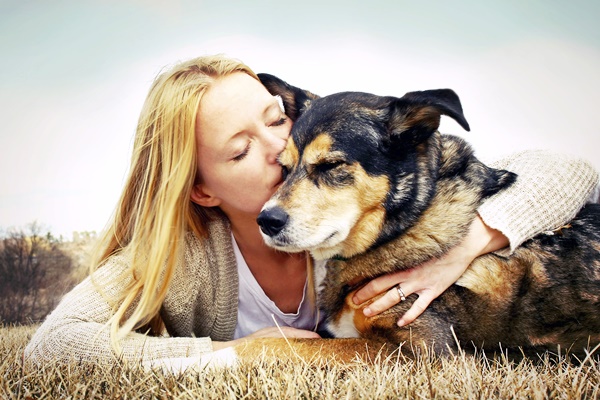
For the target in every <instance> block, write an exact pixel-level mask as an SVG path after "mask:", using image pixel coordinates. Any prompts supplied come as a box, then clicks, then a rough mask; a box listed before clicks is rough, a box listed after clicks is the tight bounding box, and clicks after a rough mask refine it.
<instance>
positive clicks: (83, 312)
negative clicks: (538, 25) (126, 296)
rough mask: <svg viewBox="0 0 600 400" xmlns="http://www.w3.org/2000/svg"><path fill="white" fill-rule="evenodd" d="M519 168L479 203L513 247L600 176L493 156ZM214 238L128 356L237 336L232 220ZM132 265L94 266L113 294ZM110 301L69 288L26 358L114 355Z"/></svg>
mask: <svg viewBox="0 0 600 400" xmlns="http://www.w3.org/2000/svg"><path fill="white" fill-rule="evenodd" d="M494 166H495V167H498V168H505V169H508V170H511V171H513V172H516V173H517V174H519V179H518V181H517V183H516V184H515V185H513V186H512V187H511V188H509V189H508V190H506V191H504V192H502V193H499V194H497V195H495V196H494V197H492V198H490V199H488V200H487V201H486V203H485V204H484V205H482V206H481V208H480V209H479V213H480V215H481V217H482V218H483V220H484V221H485V222H486V223H487V224H488V225H489V226H491V227H493V228H496V229H499V230H500V231H502V232H503V233H504V234H505V235H506V236H507V237H508V238H509V240H510V249H507V250H506V252H507V253H508V252H510V250H512V249H514V248H515V247H517V246H518V245H519V244H521V243H522V242H523V241H525V240H527V239H528V238H530V237H532V236H533V235H535V234H536V233H539V232H543V231H545V230H550V229H554V228H556V227H558V226H561V225H563V224H565V223H566V222H567V221H569V220H570V219H571V218H573V216H574V215H575V214H576V213H577V211H578V210H579V209H580V208H581V207H582V206H583V205H584V204H585V202H586V200H587V198H588V197H589V195H590V193H591V192H592V190H593V189H594V188H595V187H596V186H597V184H598V174H597V172H596V171H595V170H594V169H593V168H592V167H591V166H590V165H589V164H588V163H586V162H584V161H581V160H574V159H572V158H569V157H567V156H564V155H556V154H550V153H547V152H541V151H536V152H524V153H520V154H516V155H513V156H511V157H509V158H506V159H503V160H501V161H500V162H498V163H495V164H494ZM209 238H210V239H209V240H206V241H200V240H199V239H198V238H197V237H195V236H194V235H193V234H188V236H187V238H186V242H187V246H186V251H185V259H184V262H183V263H182V264H181V265H179V267H178V269H177V270H176V272H175V275H174V276H173V280H172V283H171V285H170V289H169V291H168V293H167V296H166V298H165V301H164V303H163V306H162V310H161V315H162V317H163V320H164V322H165V324H166V326H167V329H168V332H169V335H170V336H169V337H150V336H147V335H143V334H139V333H134V332H132V333H130V334H129V335H127V336H126V337H125V338H124V339H123V340H122V342H121V347H122V351H123V353H122V354H121V355H120V357H122V358H123V359H125V360H128V361H133V362H136V361H137V362H143V363H146V364H148V363H153V362H155V361H160V360H161V359H165V358H175V357H200V355H202V354H204V353H207V352H211V351H212V343H211V340H216V341H226V340H231V339H232V338H233V333H234V329H235V326H236V322H237V305H238V275H237V265H236V262H235V257H234V254H233V249H232V243H231V235H230V230H229V225H228V224H227V222H226V221H224V220H221V221H216V222H214V223H212V224H211V226H210V236H209ZM124 268H127V265H126V261H125V259H124V258H123V257H122V256H114V257H112V258H111V259H109V260H108V261H107V263H106V265H104V266H103V267H102V268H100V269H98V270H97V271H96V272H95V273H94V274H93V279H94V281H95V282H96V284H98V285H100V286H101V287H103V288H104V290H105V294H107V295H108V296H110V295H111V294H116V293H117V292H119V291H121V290H123V289H124V288H125V287H126V285H127V283H128V282H127V281H126V280H123V281H120V282H118V283H114V282H113V283H111V282H112V281H111V278H112V277H113V276H116V274H118V273H120V272H121V271H123V269H124ZM111 312H112V311H111V307H110V305H109V304H108V302H107V301H106V300H105V298H104V297H103V296H102V295H101V294H100V293H99V292H98V291H97V289H96V287H95V286H94V284H93V283H92V280H91V279H90V277H88V278H87V279H85V280H84V281H83V282H82V283H80V284H79V285H78V286H77V287H75V288H74V289H73V290H72V291H71V292H70V293H68V294H67V295H66V296H65V297H64V298H63V300H62V301H61V303H60V304H59V305H58V307H57V308H56V310H54V311H53V312H52V313H51V314H50V315H49V316H48V317H47V318H46V320H45V322H44V323H43V324H42V325H41V326H40V328H39V329H38V330H37V332H36V333H35V335H34V336H33V338H32V340H31V342H30V343H29V344H28V346H27V347H26V349H25V359H26V361H32V362H35V363H43V362H49V361H53V360H67V359H72V358H73V357H74V358H75V359H84V360H88V361H94V362H112V361H114V360H115V359H116V356H115V355H114V352H113V351H112V348H111V345H110V340H109V332H108V329H107V325H106V323H107V321H108V320H109V318H110V317H111Z"/></svg>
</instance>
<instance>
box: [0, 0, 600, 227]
mask: <svg viewBox="0 0 600 400" xmlns="http://www.w3.org/2000/svg"><path fill="white" fill-rule="evenodd" d="M599 18H600V2H598V1H581V0H570V1H566V0H564V1H556V0H546V1H537V0H528V1H522V0H505V1H481V0H472V1H461V0H457V1H447V0H431V1H427V2H418V1H414V0H410V1H406V0H396V1H382V0H370V1H368V2H367V1H355V0H345V1H327V0H320V1H314V0H307V1H302V2H298V1H295V2H291V1H290V2H287V1H281V0H280V1H267V0H257V1H242V0H233V1H225V0H213V1H205V0H148V1H144V0H103V1H100V0H52V1H46V0H0V60H1V62H0V230H7V229H11V228H21V227H25V226H26V225H27V224H29V223H31V222H33V221H37V222H38V223H39V224H42V225H43V226H44V227H46V228H47V229H49V230H50V231H51V232H52V233H53V234H55V235H56V236H59V235H62V236H63V237H65V238H69V237H70V236H71V234H72V232H74V231H97V232H99V231H101V230H102V229H103V228H104V227H105V225H106V223H107V221H108V220H109V218H110V216H111V214H112V212H113V210H114V207H115V205H116V202H117V201H118V198H119V195H120V192H121V189H122V187H123V184H124V180H125V177H126V175H127V171H128V168H129V159H130V153H131V148H132V141H133V135H134V131H135V125H136V121H137V118H138V116H139V112H140V109H141V106H142V103H143V101H144V98H145V96H146V94H147V91H148V89H149V87H150V84H151V83H152V81H153V79H154V78H155V77H156V75H157V74H158V73H160V71H161V70H162V69H163V68H165V67H166V66H168V65H170V64H173V63H174V62H177V61H180V60H185V59H188V58H192V57H196V56H199V55H203V54H216V53H222V54H226V55H228V56H231V57H235V58H238V59H241V60H242V61H244V62H245V63H246V64H248V65H249V66H250V67H251V68H252V69H254V70H255V71H256V72H268V73H271V74H274V75H277V76H279V77H281V78H283V79H284V80H286V81H288V82H289V83H291V84H293V85H295V86H299V87H302V88H305V89H308V90H310V91H312V92H313V93H317V94H319V95H327V94H331V93H334V92H338V91H346V90H353V91H365V92H372V93H375V94H379V95H393V96H398V97H400V96H402V95H403V94H404V93H406V92H409V91H414V90H425V89H436V88H451V89H453V90H454V91H455V92H456V93H457V94H458V95H459V96H460V98H461V102H462V105H463V109H464V112H465V116H466V118H467V120H468V121H469V124H470V126H471V131H470V132H464V131H462V129H461V128H460V127H459V126H458V124H456V123H454V122H453V121H452V120H450V119H448V118H443V120H442V125H441V127H440V130H441V131H442V132H444V133H451V134H456V135H460V136H462V137H464V138H465V139H467V140H468V141H469V142H471V143H472V144H473V146H474V148H475V151H476V154H477V155H479V156H480V157H481V158H482V159H485V160H491V159H494V158H498V157H501V156H502V155H506V154H508V153H511V152H515V151H521V150H526V149H549V150H552V151H558V152H562V153H567V154H572V155H573V156H576V157H580V158H584V159H586V160H588V161H589V162H591V163H592V164H593V165H594V166H595V167H596V168H597V169H600V158H599V157H598V155H597V154H596V153H597V149H598V145H599V144H600V128H599V127H598V122H596V119H597V116H598V115H599V113H598V111H597V108H598V106H599V105H600V25H598V22H597V21H598V19H599Z"/></svg>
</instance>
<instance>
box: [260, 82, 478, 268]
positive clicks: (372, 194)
mask: <svg viewBox="0 0 600 400" xmlns="http://www.w3.org/2000/svg"><path fill="white" fill-rule="evenodd" d="M259 77H260V79H261V81H262V82H263V84H264V85H265V86H266V87H267V89H268V90H269V91H270V92H271V93H272V94H277V95H280V96H281V97H282V99H283V101H284V105H285V107H286V112H287V113H288V115H289V116H290V117H291V118H292V119H293V120H294V121H295V122H294V126H293V128H292V132H291V135H290V138H289V140H288V144H287V146H286V149H285V150H284V151H283V153H281V155H280V158H279V160H280V163H281V165H282V166H283V168H284V171H285V172H286V174H287V177H286V179H285V181H284V182H283V184H282V185H281V186H280V187H279V189H278V190H277V192H276V193H275V194H274V195H273V197H272V198H271V199H270V200H269V201H268V202H267V203H266V204H265V206H264V207H263V210H262V212H261V213H260V215H259V217H258V223H259V225H260V227H261V231H262V233H263V237H264V239H265V241H266V243H267V244H268V245H269V246H272V247H274V248H278V249H281V250H284V251H288V252H294V251H304V250H308V251H310V252H311V253H312V254H313V255H314V256H315V257H316V258H331V257H334V256H343V257H349V256H352V255H354V254H356V253H358V252H362V251H365V250H366V249H368V248H369V247H370V246H372V245H373V244H374V243H375V241H376V240H377V239H378V237H379V236H380V234H381V232H382V229H383V225H384V221H385V219H386V214H389V213H390V212H392V210H395V209H401V208H403V207H404V208H408V206H410V205H411V203H415V202H419V201H421V202H425V201H426V200H425V199H419V198H418V197H419V196H418V195H417V194H416V192H415V190H416V189H415V188H416V186H418V185H420V184H422V183H423V182H419V181H420V180H423V179H425V178H422V177H421V175H420V172H419V171H420V170H422V169H423V168H424V167H425V168H427V166H423V165H422V159H421V158H419V157H418V155H419V154H420V153H422V152H423V144H424V142H426V141H427V140H428V139H429V138H430V137H431V135H432V134H433V133H434V132H436V131H437V129H438V127H439V124H440V117H441V115H448V116H450V117H452V118H453V119H455V120H456V121H457V122H458V123H459V124H460V125H461V126H462V127H463V128H464V129H466V130H469V125H468V123H467V121H466V119H465V117H464V115H463V112H462V108H461V104H460V101H459V99H458V96H457V95H456V94H455V93H454V92H453V91H451V90H449V89H442V90H431V91H423V92H412V93H408V94H406V95H405V96H403V97H401V98H395V97H380V96H375V95H372V94H367V93H356V92H345V93H337V94H333V95H330V96H326V97H321V98H319V97H318V96H315V95H314V94H312V93H310V92H307V91H304V90H301V89H298V88H296V87H293V86H291V85H288V84H287V83H285V82H283V81H282V80H280V79H279V78H276V77H274V76H272V75H267V74H259Z"/></svg>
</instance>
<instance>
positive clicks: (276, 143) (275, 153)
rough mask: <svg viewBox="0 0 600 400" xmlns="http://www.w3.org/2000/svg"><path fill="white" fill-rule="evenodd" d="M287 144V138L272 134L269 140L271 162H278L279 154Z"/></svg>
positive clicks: (269, 160)
mask: <svg viewBox="0 0 600 400" xmlns="http://www.w3.org/2000/svg"><path fill="white" fill-rule="evenodd" d="M286 144H287V139H283V138H281V137H278V136H275V135H273V136H271V138H270V140H269V142H268V143H267V161H268V162H269V163H276V162H277V158H278V157H279V154H280V153H281V152H282V151H283V149H285V145H286Z"/></svg>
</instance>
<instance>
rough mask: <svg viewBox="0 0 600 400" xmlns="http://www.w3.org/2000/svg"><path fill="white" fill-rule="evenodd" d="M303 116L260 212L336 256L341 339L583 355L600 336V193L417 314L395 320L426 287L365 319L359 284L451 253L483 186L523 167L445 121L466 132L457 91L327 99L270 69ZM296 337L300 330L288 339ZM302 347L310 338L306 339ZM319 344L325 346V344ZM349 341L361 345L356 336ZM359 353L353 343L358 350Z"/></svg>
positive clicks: (333, 305) (288, 237)
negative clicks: (477, 151)
mask: <svg viewBox="0 0 600 400" xmlns="http://www.w3.org/2000/svg"><path fill="white" fill-rule="evenodd" d="M259 78H260V80H261V82H262V83H263V84H264V85H265V87H266V88H267V90H269V92H270V93H271V94H273V95H278V96H280V97H281V98H282V100H283V103H284V105H285V110H286V114H287V115H288V116H289V117H290V118H291V119H292V120H293V121H294V125H293V128H292V131H291V134H290V138H289V140H288V143H287V146H286V148H285V150H284V152H283V153H282V154H281V155H280V158H279V161H280V163H281V165H282V168H283V169H284V173H285V175H286V177H285V180H284V181H283V183H282V184H281V186H280V187H279V188H278V189H277V191H276V193H275V194H274V195H273V197H272V198H271V199H270V200H269V201H268V202H267V203H266V204H265V206H264V207H263V209H262V211H261V213H260V215H259V217H258V220H257V221H258V223H259V226H260V229H261V232H262V235H263V237H264V240H265V242H266V243H267V244H268V245H269V246H271V247H273V248H276V249H280V250H283V251H286V252H300V251H309V252H310V253H311V254H312V256H313V257H314V258H315V259H327V260H329V261H327V264H326V271H327V272H326V276H325V279H324V281H323V284H322V287H321V291H320V293H319V306H320V307H321V309H322V311H323V312H324V313H325V314H326V315H327V320H326V328H327V330H328V331H329V332H330V333H331V334H332V335H333V336H334V337H337V338H363V339H366V340H369V341H371V343H385V344H388V345H389V347H388V348H394V347H395V348H397V347H398V346H400V345H402V344H403V343H404V344H407V343H409V344H411V346H407V345H405V346H404V347H403V348H402V349H403V351H404V349H406V351H407V352H409V353H410V352H411V350H410V349H411V348H414V345H415V344H418V345H426V346H427V347H429V348H431V349H432V350H433V351H434V352H435V353H438V354H448V353H452V352H454V351H456V350H457V349H458V348H459V347H461V348H463V349H472V350H475V349H482V350H484V351H488V350H491V351H498V350H499V349H500V348H502V349H517V351H518V352H519V353H521V354H534V353H540V352H545V351H556V350H557V346H560V348H562V349H565V350H568V351H569V352H570V354H572V355H575V356H577V357H584V356H585V355H586V351H588V349H590V348H593V347H594V346H596V345H597V344H599V343H600V205H596V204H594V205H592V204H590V205H587V206H586V207H584V208H583V209H582V210H581V211H580V212H579V214H578V215H577V216H576V217H575V219H574V220H573V221H571V222H570V224H569V225H567V226H566V227H564V228H563V229H561V230H560V231H557V232H556V234H553V235H549V234H540V235H538V236H536V237H534V238H533V239H531V240H529V241H527V242H525V243H523V244H522V245H521V246H520V247H518V248H517V249H516V250H515V252H514V253H513V254H512V255H511V256H510V257H508V258H504V257H500V256H498V255H495V254H487V255H484V256H480V257H478V258H477V259H475V260H474V261H473V263H472V264H471V265H470V266H469V267H468V269H467V271H466V272H465V273H464V275H463V276H462V277H461V278H460V279H459V281H458V282H456V284H454V285H452V286H451V287H450V288H449V289H448V290H446V291H445V292H444V293H443V294H442V295H441V296H439V297H438V298H437V299H436V300H434V301H433V302H432V303H431V305H430V306H429V307H428V308H427V310H425V312H424V313H423V314H422V315H421V316H420V317H419V318H417V319H416V320H415V321H414V322H413V323H412V324H410V325H408V326H405V327H398V326H397V325H396V321H397V320H398V319H399V318H400V316H402V315H403V314H404V313H405V312H406V311H407V310H408V309H409V308H410V306H411V304H412V303H413V302H414V300H415V299H416V298H417V297H416V295H414V294H413V295H411V296H408V298H407V299H406V301H402V302H400V303H399V304H397V305H396V306H394V307H392V308H391V309H389V310H387V311H385V312H383V313H381V314H379V315H376V316H373V317H365V316H364V315H363V312H362V310H363V308H364V307H365V306H367V305H368V303H366V304H361V305H355V304H354V303H353V302H352V295H353V294H354V292H355V291H356V290H358V289H359V288H360V287H361V286H362V285H364V284H365V283H366V282H368V281H369V280H371V279H373V278H375V277H377V276H380V275H383V274H387V273H390V272H394V271H398V270H403V269H408V268H411V267H414V266H417V265H419V264H421V263H423V262H426V261H428V260H430V259H432V258H439V257H441V256H443V255H444V254H445V253H446V252H447V251H448V250H449V249H451V248H453V247H454V246H456V245H457V244H459V243H460V242H461V241H462V240H463V238H464V237H465V235H466V234H467V232H468V229H469V226H470V224H471V222H472V221H473V219H474V218H475V217H476V214H477V208H478V206H479V205H480V204H481V203H482V201H483V200H485V199H486V198H488V197H490V196H492V195H494V194H496V193H498V192H500V191H502V190H503V189H505V188H507V187H509V186H510V185H511V184H512V183H513V182H514V181H515V180H516V179H517V176H516V175H515V174H513V173H511V172H509V171H505V170H498V169H494V168H490V167H488V166H486V165H485V164H483V163H482V162H481V161H479V160H478V159H477V158H476V157H475V155H474V152H473V149H472V148H471V147H470V146H469V144H467V142H466V141H464V140H463V139H461V138H459V137H457V136H452V135H443V134H440V133H439V132H438V128H439V124H440V118H441V116H442V115H446V116H448V117H451V118H453V119H454V120H455V121H457V122H458V124H459V125H460V126H461V127H463V128H464V129H465V130H469V124H468V122H467V120H466V119H465V117H464V114H463V110H462V105H461V103H460V99H459V97H458V96H457V95H456V94H455V93H454V92H453V91H452V90H450V89H440V90H428V91H421V92H411V93H407V94H405V95H404V96H403V97H400V98H396V97H391V96H388V97H382V96H376V95H372V94H368V93H357V92H343V93H336V94H332V95H329V96H325V97H319V96H317V95H315V94H313V93H311V92H309V91H306V90H302V89H299V88H297V87H294V86H292V85H289V84H288V83H286V82H285V81H283V80H281V79H279V78H277V77H275V76H273V75H269V74H259ZM291 343H292V345H293V341H292V342H291ZM303 345H304V344H303ZM321 346H322V344H321ZM349 347H350V348H352V346H349ZM352 351H354V349H353V350H352Z"/></svg>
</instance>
